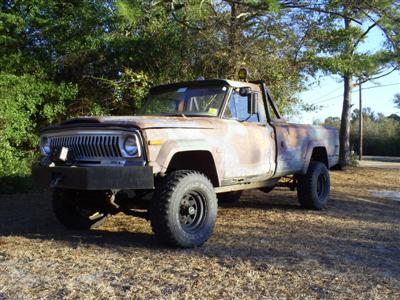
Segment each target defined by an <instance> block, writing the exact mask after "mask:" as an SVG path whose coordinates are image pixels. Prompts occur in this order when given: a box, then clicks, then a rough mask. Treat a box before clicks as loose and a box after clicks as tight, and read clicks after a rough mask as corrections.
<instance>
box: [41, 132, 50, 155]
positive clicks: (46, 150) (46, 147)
mask: <svg viewBox="0 0 400 300" xmlns="http://www.w3.org/2000/svg"><path fill="white" fill-rule="evenodd" d="M40 151H41V152H42V154H43V155H49V154H50V152H51V149H50V140H49V139H48V138H47V137H45V136H44V137H42V138H41V139H40Z"/></svg>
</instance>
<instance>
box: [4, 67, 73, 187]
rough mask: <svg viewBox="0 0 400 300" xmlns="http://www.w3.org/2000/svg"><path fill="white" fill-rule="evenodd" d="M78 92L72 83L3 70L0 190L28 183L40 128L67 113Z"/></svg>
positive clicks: (36, 155) (25, 185)
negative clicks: (6, 72) (67, 107)
mask: <svg viewBox="0 0 400 300" xmlns="http://www.w3.org/2000/svg"><path fill="white" fill-rule="evenodd" d="M76 93H77V89H76V87H75V86H73V85H71V84H64V83H60V84H55V83H53V82H50V81H47V80H45V79H40V78H37V77H35V76H32V75H22V76H16V75H10V74H4V73H0V192H11V191H13V190H15V189H18V188H21V187H28V186H29V184H28V183H25V181H26V178H27V177H28V176H29V175H30V167H31V164H32V162H33V161H35V160H36V159H37V158H38V154H37V151H36V149H37V144H38V141H39V129H40V128H41V127H44V126H46V125H48V124H49V123H52V122H54V121H59V120H60V119H62V118H63V117H65V113H66V104H67V103H68V102H69V101H71V100H72V99H74V98H75V95H76Z"/></svg>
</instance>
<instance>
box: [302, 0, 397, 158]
mask: <svg viewBox="0 0 400 300" xmlns="http://www.w3.org/2000/svg"><path fill="white" fill-rule="evenodd" d="M303 9H306V10H307V9H309V10H312V11H314V13H315V14H314V15H313V18H316V19H318V20H319V22H320V29H319V30H318V31H317V32H316V33H317V34H316V35H315V39H314V40H315V42H316V44H317V45H318V46H319V48H320V51H319V53H317V54H316V57H315V61H316V63H317V64H318V66H319V67H320V68H321V69H322V70H323V71H325V72H326V73H329V74H338V75H340V76H341V77H342V79H343V85H344V91H343V108H342V117H341V126H340V154H339V159H340V163H341V165H346V164H348V162H349V159H350V120H351V118H350V113H351V107H352V100H351V93H352V89H353V87H354V86H355V85H356V84H361V83H364V82H366V81H368V80H373V79H378V78H381V77H383V76H385V75H388V74H390V73H391V72H394V71H396V70H398V68H399V65H400V51H399V49H400V39H399V33H400V3H399V2H398V1H395V0H384V1H382V0H368V1H364V0H361V1H345V0H343V1H342V0H326V1H318V2H309V3H305V2H304V3H303ZM373 30H378V31H380V32H381V34H382V36H383V43H382V45H381V48H380V49H379V50H377V51H374V52H373V51H371V50H369V49H368V50H363V48H362V47H361V46H362V44H363V42H364V41H365V40H366V39H367V38H368V36H369V35H370V34H371V32H372V31H373Z"/></svg>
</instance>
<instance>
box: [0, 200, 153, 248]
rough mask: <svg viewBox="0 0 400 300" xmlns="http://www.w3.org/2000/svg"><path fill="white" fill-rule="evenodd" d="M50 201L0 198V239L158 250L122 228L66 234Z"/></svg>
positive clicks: (136, 233) (148, 240)
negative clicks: (38, 240) (20, 237)
mask: <svg viewBox="0 0 400 300" xmlns="http://www.w3.org/2000/svg"><path fill="white" fill-rule="evenodd" d="M50 197H51V196H50V194H49V193H48V192H43V193H30V194H14V195H0V237H2V236H22V237H26V238H31V239H43V240H60V241H65V242H67V243H69V244H71V245H72V246H73V245H74V244H75V243H82V242H84V243H90V244H96V245H99V246H104V245H116V246H137V247H149V248H152V247H156V246H158V244H157V241H156V240H155V238H154V237H153V235H152V234H150V233H146V232H141V231H128V230H125V229H124V228H119V230H118V231H111V230H106V229H96V230H90V231H89V230H88V231H75V230H68V229H66V228H65V227H64V226H62V225H61V224H60V223H59V222H58V221H57V220H56V219H55V217H54V214H53V211H52V208H51V202H50ZM135 220H136V219H135ZM107 222H108V221H107ZM107 222H106V224H107Z"/></svg>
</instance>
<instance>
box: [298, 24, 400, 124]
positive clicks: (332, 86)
mask: <svg viewBox="0 0 400 300" xmlns="http://www.w3.org/2000/svg"><path fill="white" fill-rule="evenodd" d="M382 41H383V37H382V34H381V33H380V32H379V30H372V31H371V32H370V35H369V37H368V38H367V39H366V41H365V42H364V43H363V44H362V45H361V48H360V50H361V51H363V52H364V51H370V52H374V51H375V50H378V49H379V48H380V47H381V44H382ZM362 89H363V90H362V99H363V101H362V103H363V107H371V109H372V110H373V111H375V112H376V113H379V112H380V113H383V114H384V115H386V116H388V115H390V114H392V113H397V114H400V110H399V109H396V108H395V106H394V104H393V98H394V95H395V94H396V93H400V72H393V73H391V74H390V75H388V76H385V77H383V78H380V79H378V80H376V81H374V82H371V81H370V82H367V83H365V84H363V85H362ZM358 97H359V94H358V87H356V88H354V89H353V93H352V104H353V107H352V109H354V108H358V103H359V100H358ZM299 98H300V99H302V100H303V101H304V102H305V103H308V104H317V105H321V106H322V108H321V109H320V110H318V111H315V112H302V113H301V114H300V115H299V116H296V117H294V118H293V119H292V120H291V121H295V122H300V123H306V124H312V123H313V122H314V121H322V122H323V121H324V120H325V118H327V117H330V116H332V117H340V116H341V114H342V104H343V81H342V80H341V78H340V77H339V76H324V77H321V78H319V80H318V82H317V81H316V82H315V83H314V84H313V85H312V86H311V87H310V89H309V90H307V91H304V92H302V93H300V94H299Z"/></svg>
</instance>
